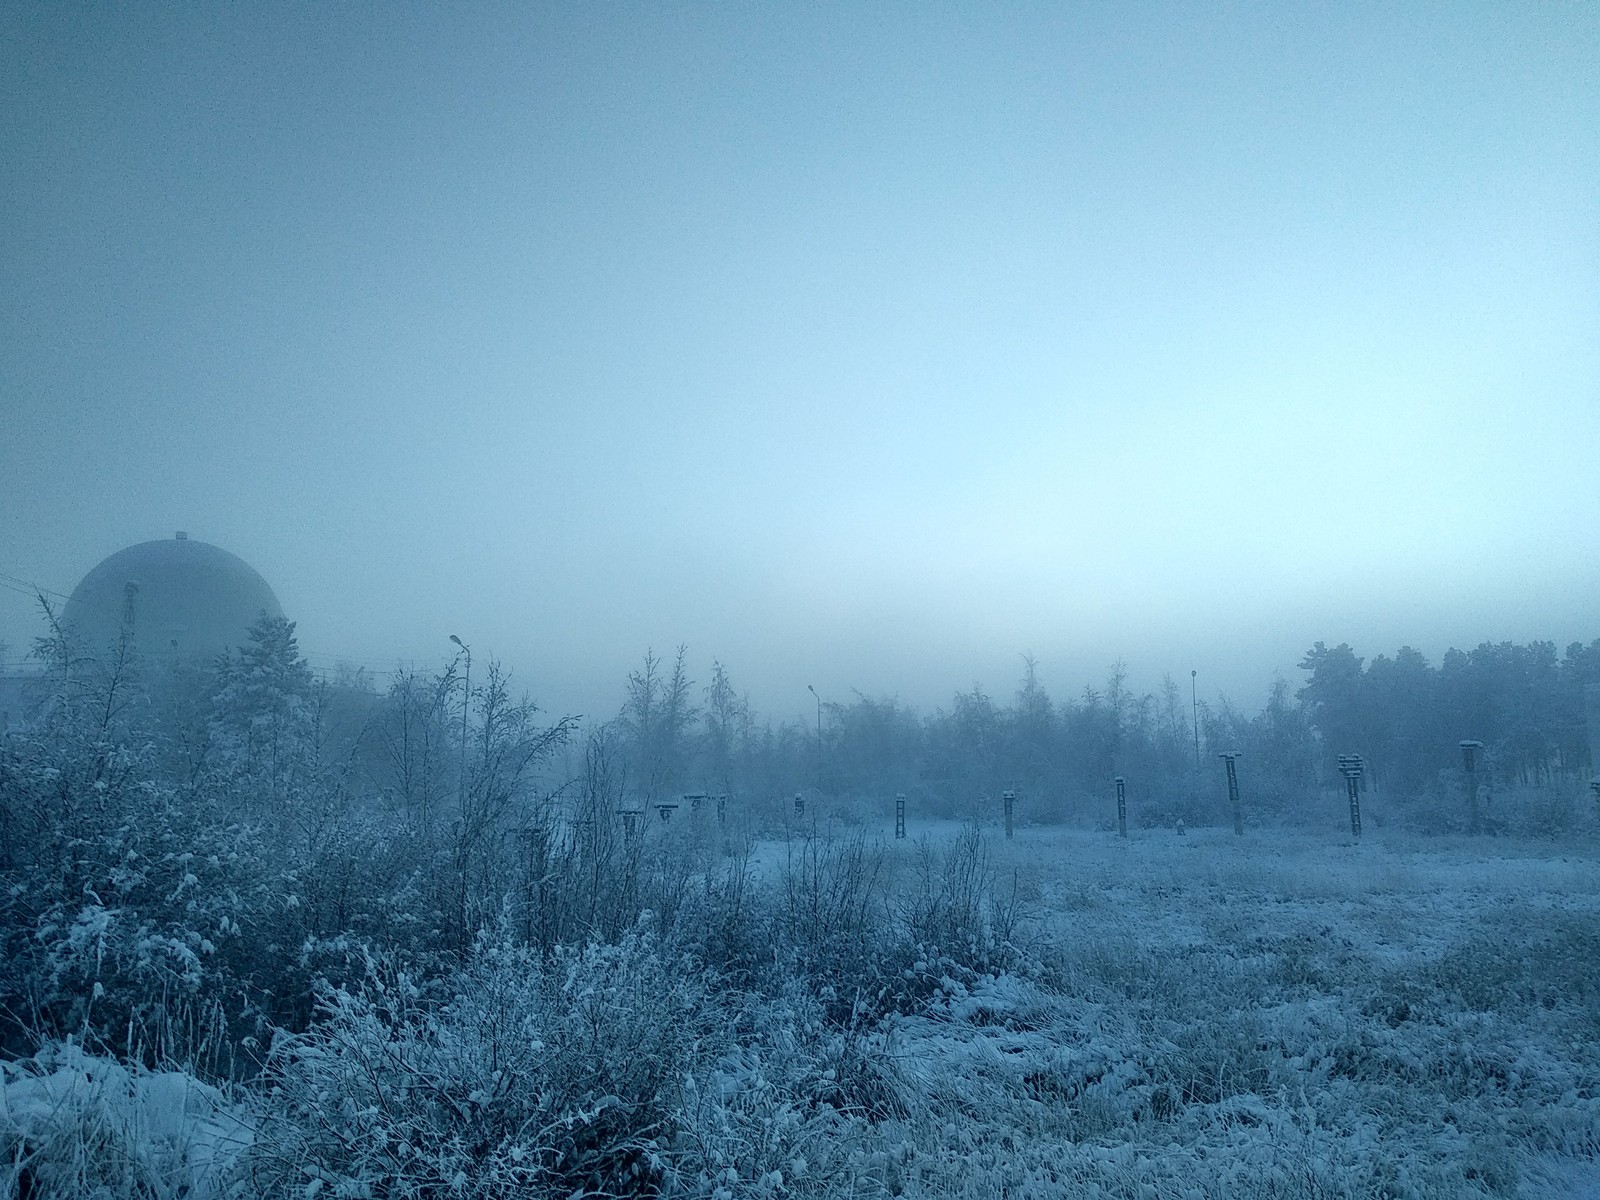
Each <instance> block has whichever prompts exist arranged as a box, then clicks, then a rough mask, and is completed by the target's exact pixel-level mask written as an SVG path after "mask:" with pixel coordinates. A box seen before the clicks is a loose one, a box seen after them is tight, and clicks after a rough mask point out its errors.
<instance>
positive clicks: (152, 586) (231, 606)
mask: <svg viewBox="0 0 1600 1200" xmlns="http://www.w3.org/2000/svg"><path fill="white" fill-rule="evenodd" d="M130 584H132V585H133V587H132V589H131V590H130V588H129V585H130ZM129 603H131V604H132V606H133V639H134V643H135V644H136V645H137V646H138V648H139V650H140V652H141V653H143V654H144V655H146V656H147V657H148V656H161V657H181V658H210V657H213V656H215V655H217V654H220V653H223V652H226V651H232V650H234V649H236V648H237V647H239V646H241V645H243V644H244V643H245V642H247V641H248V640H249V630H250V626H251V625H253V624H255V622H256V620H257V619H258V618H259V617H260V616H261V614H262V613H263V612H264V613H266V614H267V615H268V616H271V617H281V616H282V615H283V609H282V608H281V607H280V606H279V604H278V598H277V597H276V596H274V595H273V594H272V589H271V588H270V587H268V586H267V581H266V580H265V579H263V578H261V576H260V575H258V574H256V572H255V570H254V569H253V568H252V567H251V566H250V564H249V563H247V562H245V561H244V560H243V559H242V558H240V557H238V556H237V555H234V554H229V553H228V552H227V551H226V550H224V549H222V548H221V547H219V546H212V545H209V544H208V543H206V542H196V541H191V540H190V539H189V537H188V535H187V534H183V533H180V534H178V535H177V536H176V537H174V538H172V539H171V540H169V541H160V542H141V543H139V544H138V545H137V546H129V547H128V548H127V549H126V550H118V551H117V552H116V553H115V554H113V555H112V556H111V557H110V558H108V559H106V560H105V561H104V562H102V563H101V564H100V565H99V566H97V567H96V568H95V569H94V570H92V571H90V572H89V573H88V574H87V575H85V576H84V577H83V582H82V583H80V584H78V586H77V587H76V588H74V589H73V591H72V598H71V599H70V600H68V601H67V606H66V608H65V610H63V613H62V624H63V625H66V626H68V627H70V628H71V629H73V630H75V631H76V633H77V635H78V637H79V638H80V639H81V641H82V643H83V646H84V649H86V650H88V651H89V652H90V653H94V654H100V653H103V652H104V651H105V650H106V649H107V648H108V647H112V646H115V645H116V644H117V638H118V636H119V634H120V631H121V629H122V617H123V612H124V610H125V607H126V606H127V605H128V604H129Z"/></svg>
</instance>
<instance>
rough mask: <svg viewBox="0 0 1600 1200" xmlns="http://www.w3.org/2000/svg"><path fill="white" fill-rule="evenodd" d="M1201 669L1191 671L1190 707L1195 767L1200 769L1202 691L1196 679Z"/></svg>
mask: <svg viewBox="0 0 1600 1200" xmlns="http://www.w3.org/2000/svg"><path fill="white" fill-rule="evenodd" d="M1199 675H1200V672H1199V671H1190V672H1189V708H1190V711H1191V712H1193V713H1194V769H1195V770H1196V771H1198V770H1199V769H1200V693H1199V691H1198V690H1197V689H1198V685H1197V684H1196V682H1195V680H1196V679H1197V678H1198V677H1199Z"/></svg>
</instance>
